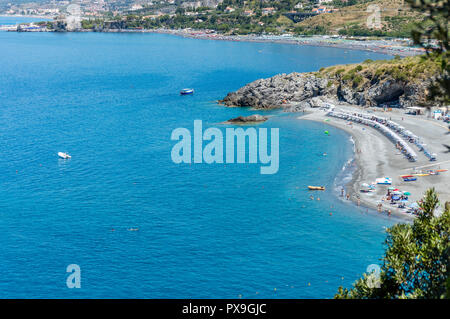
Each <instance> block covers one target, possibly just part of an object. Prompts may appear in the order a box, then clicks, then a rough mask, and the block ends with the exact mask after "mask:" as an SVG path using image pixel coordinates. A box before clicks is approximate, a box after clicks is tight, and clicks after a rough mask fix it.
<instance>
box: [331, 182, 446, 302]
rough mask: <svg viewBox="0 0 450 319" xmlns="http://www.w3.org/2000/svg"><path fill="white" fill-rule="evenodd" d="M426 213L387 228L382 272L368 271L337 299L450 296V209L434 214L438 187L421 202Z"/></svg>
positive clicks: (339, 293) (436, 205)
mask: <svg viewBox="0 0 450 319" xmlns="http://www.w3.org/2000/svg"><path fill="white" fill-rule="evenodd" d="M419 205H420V207H421V208H422V214H421V215H420V216H419V217H418V218H416V219H415V220H414V223H413V224H412V225H411V224H404V223H400V224H396V225H394V226H392V227H391V228H389V229H388V230H387V234H388V236H387V239H386V241H385V245H386V252H385V255H384V257H383V259H382V262H383V264H382V267H381V272H380V274H376V273H374V272H372V273H368V274H364V276H363V277H362V278H361V279H359V280H358V281H356V283H355V284H354V286H353V288H352V289H350V290H348V289H344V288H343V287H340V288H339V290H338V293H337V294H336V295H335V298H336V299H341V298H350V299H366V298H370V299H386V298H388V299H409V298H414V299H416V298H427V299H431V298H435V299H441V298H450V278H449V275H448V274H449V270H450V210H449V207H445V212H444V213H443V214H442V215H441V216H439V217H436V216H434V212H435V210H436V208H437V207H438V205H439V200H438V197H437V194H436V192H435V190H434V189H430V190H428V191H427V192H426V194H425V197H424V199H423V201H421V202H420V203H419Z"/></svg>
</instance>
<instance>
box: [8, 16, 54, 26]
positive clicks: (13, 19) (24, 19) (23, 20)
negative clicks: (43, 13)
mask: <svg viewBox="0 0 450 319" xmlns="http://www.w3.org/2000/svg"><path fill="white" fill-rule="evenodd" d="M47 20H49V19H43V18H33V17H20V16H0V25H15V24H19V23H30V22H39V21H47Z"/></svg>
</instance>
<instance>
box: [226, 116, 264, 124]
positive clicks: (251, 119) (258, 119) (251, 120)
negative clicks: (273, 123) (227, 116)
mask: <svg viewBox="0 0 450 319" xmlns="http://www.w3.org/2000/svg"><path fill="white" fill-rule="evenodd" d="M268 119H269V118H268V117H267V116H263V115H259V114H253V115H249V116H238V117H235V118H234V119H231V120H228V121H226V122H224V124H255V123H263V122H265V121H267V120H268Z"/></svg>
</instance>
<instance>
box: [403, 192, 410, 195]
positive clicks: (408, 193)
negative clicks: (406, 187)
mask: <svg viewBox="0 0 450 319" xmlns="http://www.w3.org/2000/svg"><path fill="white" fill-rule="evenodd" d="M403 195H411V193H410V192H404V193H403Z"/></svg>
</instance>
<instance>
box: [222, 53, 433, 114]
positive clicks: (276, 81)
mask: <svg viewBox="0 0 450 319" xmlns="http://www.w3.org/2000/svg"><path fill="white" fill-rule="evenodd" d="M438 68H439V66H438V64H437V63H436V62H434V61H429V60H423V59H421V57H408V58H404V59H400V58H398V57H397V58H394V59H392V60H380V61H372V60H366V61H365V62H363V63H361V64H350V65H337V66H332V67H328V68H322V69H320V71H318V72H311V73H296V72H295V73H290V74H279V75H276V76H274V77H271V78H268V79H260V80H256V81H254V82H252V83H249V84H247V85H246V86H244V87H242V88H241V89H239V90H237V91H236V92H231V93H229V94H228V95H227V96H226V97H225V98H224V99H223V100H221V101H219V102H220V103H223V104H224V105H225V106H228V107H252V108H255V109H274V108H284V109H285V110H286V111H293V112H295V111H300V110H302V109H304V108H306V107H319V106H321V105H322V100H323V99H331V100H339V101H343V102H347V103H349V104H353V105H360V106H388V107H390V106H392V107H409V106H418V105H424V104H425V105H426V104H427V102H428V103H429V101H427V95H428V94H427V93H428V88H429V86H430V85H431V84H432V83H433V82H434V81H435V79H436V74H438V71H437V70H438Z"/></svg>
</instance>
